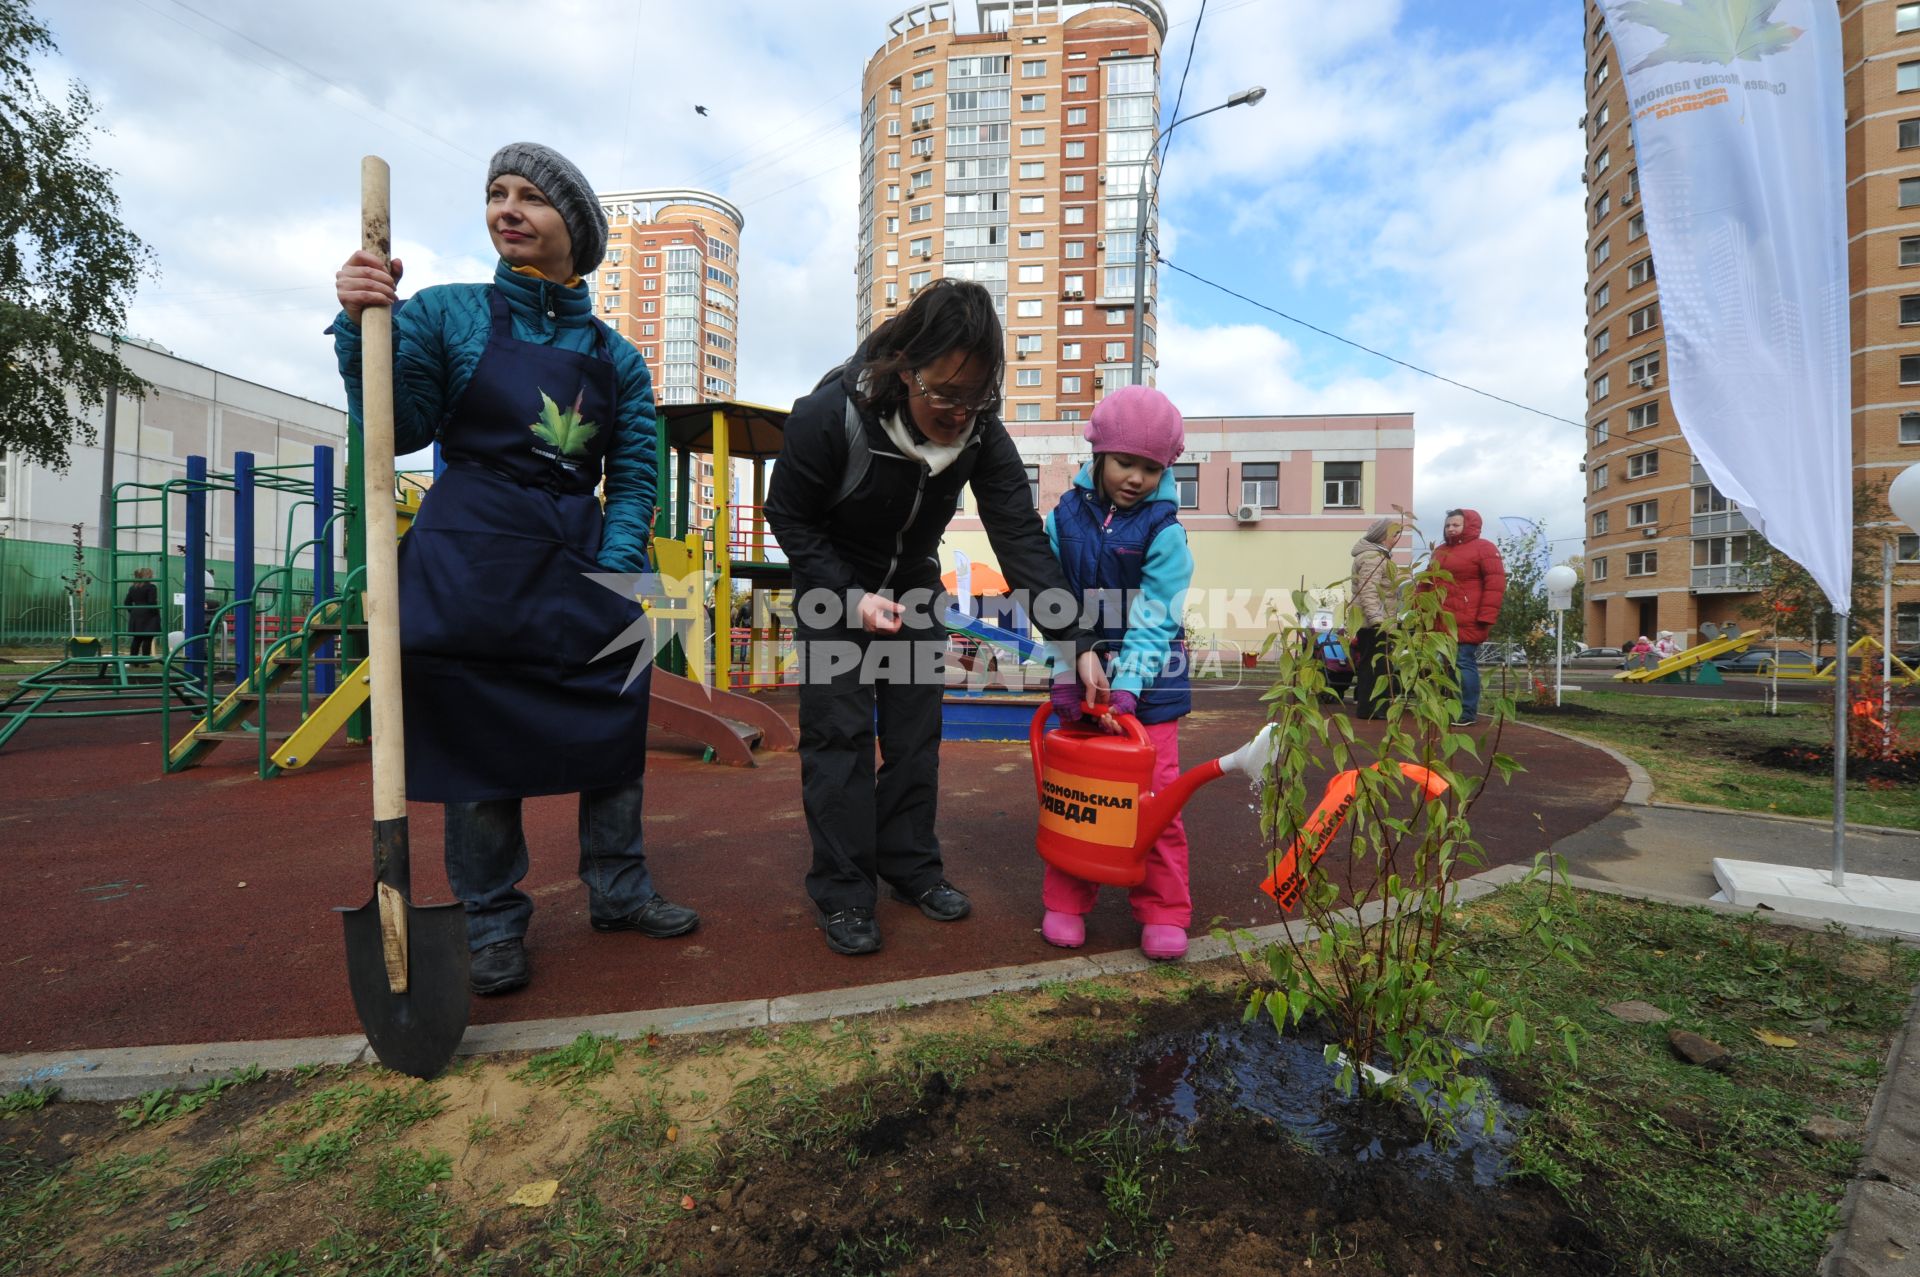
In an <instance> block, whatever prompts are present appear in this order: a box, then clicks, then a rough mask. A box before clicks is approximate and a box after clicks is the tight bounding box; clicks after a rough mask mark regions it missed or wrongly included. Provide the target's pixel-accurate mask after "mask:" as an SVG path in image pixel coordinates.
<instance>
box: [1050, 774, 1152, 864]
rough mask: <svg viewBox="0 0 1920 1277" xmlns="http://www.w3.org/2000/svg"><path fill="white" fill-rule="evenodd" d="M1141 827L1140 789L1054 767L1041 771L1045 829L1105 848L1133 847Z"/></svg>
mask: <svg viewBox="0 0 1920 1277" xmlns="http://www.w3.org/2000/svg"><path fill="white" fill-rule="evenodd" d="M1139 827H1140V787H1139V786H1137V785H1130V784H1128V783H1127V782H1125V781H1118V780H1106V779H1104V778H1102V777H1099V776H1078V775H1075V774H1074V773H1073V772H1064V771H1060V770H1058V769H1057V768H1053V767H1048V768H1044V769H1043V770H1042V771H1041V774H1040V828H1041V829H1043V830H1048V831H1051V832H1053V833H1056V834H1061V835H1063V836H1065V837H1068V838H1078V839H1081V840H1082V841H1084V842H1095V843H1099V844H1101V845H1102V846H1105V847H1131V846H1133V842H1134V837H1135V835H1136V834H1137V833H1138V831H1139Z"/></svg>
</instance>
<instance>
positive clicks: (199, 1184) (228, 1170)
mask: <svg viewBox="0 0 1920 1277" xmlns="http://www.w3.org/2000/svg"><path fill="white" fill-rule="evenodd" d="M264 1156H265V1154H264V1153H262V1152H261V1151H260V1150H258V1149H250V1148H247V1147H245V1146H243V1145H242V1144H241V1143H240V1142H239V1141H238V1140H233V1141H229V1142H228V1144H227V1146H226V1148H225V1149H224V1150H223V1151H222V1152H221V1153H220V1155H219V1156H218V1157H216V1158H214V1159H213V1160H212V1161H210V1162H207V1163H205V1164H203V1165H202V1166H200V1167H199V1168H198V1169H197V1170H195V1171H194V1172H193V1174H192V1175H190V1176H188V1177H187V1184H186V1188H187V1193H188V1195H189V1196H191V1197H204V1196H205V1195H206V1194H208V1193H211V1192H213V1191H214V1190H215V1189H222V1188H223V1189H225V1190H226V1191H227V1192H228V1193H229V1194H234V1193H239V1192H241V1191H243V1190H245V1189H249V1188H252V1187H253V1186H254V1178H253V1175H252V1174H251V1172H252V1170H253V1168H254V1167H255V1166H257V1165H258V1164H259V1163H260V1160H261V1158H263V1157H264Z"/></svg>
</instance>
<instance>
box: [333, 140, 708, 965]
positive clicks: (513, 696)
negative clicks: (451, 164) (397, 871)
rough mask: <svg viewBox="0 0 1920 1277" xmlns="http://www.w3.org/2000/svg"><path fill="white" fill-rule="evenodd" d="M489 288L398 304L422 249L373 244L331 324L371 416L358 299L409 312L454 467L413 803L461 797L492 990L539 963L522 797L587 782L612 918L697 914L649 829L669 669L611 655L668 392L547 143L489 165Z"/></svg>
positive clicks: (431, 439) (421, 599)
mask: <svg viewBox="0 0 1920 1277" xmlns="http://www.w3.org/2000/svg"><path fill="white" fill-rule="evenodd" d="M485 212H486V227H487V235H488V237H489V238H490V239H491V240H492V241H493V247H494V249H495V251H496V252H497V253H498V254H499V256H500V261H499V264H498V265H497V266H496V267H495V269H494V274H493V280H492V282H490V283H486V284H451V285H442V286H439V287H434V288H426V289H422V290H421V291H420V292H419V293H418V294H416V295H415V296H413V297H411V298H409V299H407V300H405V301H401V300H400V298H399V296H398V293H397V291H396V289H397V286H398V283H399V280H400V275H401V266H400V263H399V261H397V260H396V261H394V262H393V263H392V267H391V270H389V269H388V268H387V267H385V266H383V265H382V264H381V262H380V261H379V259H378V258H376V257H374V256H372V255H371V254H368V253H365V252H358V253H355V254H353V255H352V256H351V257H349V258H348V259H347V261H346V264H345V265H344V266H342V267H341V269H340V271H339V273H338V275H337V276H336V277H335V286H336V292H337V293H338V295H339V299H340V305H341V308H342V309H341V313H340V315H339V317H338V318H337V319H335V320H334V323H333V326H332V328H330V329H329V330H328V331H330V332H331V333H332V334H333V338H334V350H335V353H336V354H337V356H338V357H339V362H340V375H341V377H342V378H343V379H344V380H345V382H346V386H347V402H348V407H349V410H350V412H351V413H352V415H353V416H354V417H355V418H358V417H359V415H360V391H361V369H360V359H361V346H360V316H361V313H362V312H363V311H364V310H365V308H366V307H368V306H391V307H392V308H393V336H394V369H393V373H394V377H393V380H394V435H395V438H394V447H395V450H396V451H397V452H401V453H405V452H411V451H414V450H416V449H420V448H424V447H426V446H427V445H428V444H429V443H435V444H437V445H438V450H439V456H440V459H441V461H442V462H444V467H445V468H444V470H443V471H442V473H441V474H440V475H439V477H438V478H437V479H436V480H435V482H434V485H433V487H432V489H431V490H430V491H429V492H428V494H427V497H426V500H425V502H424V503H423V504H422V506H421V509H420V513H419V516H418V517H417V518H416V519H415V520H414V523H413V526H412V528H411V529H410V530H409V531H408V533H407V535H406V537H405V539H404V540H403V541H402V542H401V546H400V631H401V652H402V660H403V662H404V664H405V672H404V676H403V685H404V688H405V696H406V743H407V751H406V755H407V791H408V797H410V798H418V799H425V800H428V801H437V802H443V803H445V804H446V809H447V819H446V857H447V879H448V881H449V882H450V883H451V885H452V887H453V890H454V893H455V894H456V895H458V896H459V897H460V898H461V899H462V900H463V901H465V902H466V906H467V925H468V943H469V945H470V947H471V948H472V951H473V959H472V963H473V965H472V979H473V989H474V992H476V993H483V994H487V993H506V992H509V991H511V990H513V989H517V988H520V987H521V986H522V985H524V984H526V983H527V981H528V979H529V978H530V975H531V967H530V965H529V962H528V958H527V952H526V944H525V937H526V934H527V927H528V923H529V921H530V920H531V918H532V915H533V901H532V899H531V898H529V897H528V896H527V895H526V894H525V893H524V892H522V891H521V890H520V889H519V883H520V880H521V879H522V878H524V877H525V876H526V873H527V868H528V848H527V843H526V838H525V835H524V833H523V832H522V827H521V820H520V803H521V799H523V798H527V797H531V796H534V795H538V794H561V793H578V794H579V795H580V877H581V879H582V880H583V881H584V882H585V883H586V885H587V902H588V913H589V918H590V920H591V922H592V925H593V929H594V930H595V931H602V932H610V931H637V932H640V933H641V934H642V935H647V936H653V937H656V938H666V937H671V936H679V935H684V934H686V933H687V932H689V931H691V930H693V928H694V927H695V925H697V924H698V922H699V915H697V914H696V913H694V911H693V910H691V909H687V908H684V907H682V906H680V905H676V904H672V903H670V902H669V901H667V900H666V899H665V898H664V897H663V896H661V895H660V894H659V893H657V892H656V891H655V890H654V887H653V882H652V879H651V877H650V875H649V873H648V869H647V862H646V856H645V853H644V851H643V849H642V846H641V824H640V809H641V799H642V792H643V776H644V772H645V766H646V733H647V707H648V698H649V696H650V694H651V687H652V678H651V673H652V671H651V669H650V668H643V669H642V670H641V671H640V673H639V674H638V675H637V676H633V677H629V668H630V657H629V656H628V655H627V654H624V653H615V654H613V655H610V656H608V657H606V658H605V659H599V654H600V653H601V652H602V651H603V650H604V649H605V648H606V647H607V646H608V645H609V644H610V643H612V642H613V641H614V640H615V639H616V638H618V637H619V636H620V635H621V634H623V633H624V632H625V631H626V630H627V627H628V626H630V625H632V624H633V623H634V622H636V621H638V620H639V619H640V611H639V606H638V604H636V603H635V602H634V601H633V600H632V599H631V598H629V597H626V596H625V595H624V594H623V593H622V592H617V591H615V590H611V589H608V588H606V587H605V586H603V585H601V584H599V583H597V582H596V581H594V580H593V579H592V574H596V573H635V572H640V571H642V570H644V569H645V568H646V566H647V564H646V554H645V549H644V546H645V540H646V534H647V528H648V525H649V524H650V523H651V521H652V517H653V507H654V496H655V491H656V486H655V485H656V476H655V474H654V470H655V453H654V438H655V423H654V406H653V387H652V382H651V380H650V378H649V376H648V374H647V367H646V364H645V363H643V362H642V361H641V359H640V356H639V353H638V352H637V351H635V350H634V348H633V347H632V346H631V345H629V344H628V343H627V342H626V341H625V340H624V339H622V338H621V337H620V336H619V335H618V334H616V333H614V332H613V331H611V330H610V329H609V328H608V327H607V326H606V324H605V323H603V322H601V321H600V320H599V319H598V318H596V317H595V316H594V313H593V305H592V298H591V296H590V295H589V293H588V290H587V287H586V285H585V283H584V281H583V280H582V278H581V277H582V276H583V275H586V274H588V273H590V272H592V271H593V270H595V269H597V268H598V267H599V265H600V259H601V257H602V256H603V255H604V254H605V251H606V244H607V220H606V215H605V213H603V212H602V211H601V208H600V201H599V199H598V198H597V197H596V196H595V195H594V192H593V188H592V187H591V186H590V185H588V183H587V179H586V178H585V176H583V175H582V174H581V172H580V170H579V169H577V168H575V167H574V166H573V164H572V163H571V162H569V161H568V160H567V158H566V157H565V156H563V155H561V154H560V153H559V152H557V151H554V150H552V149H551V148H549V147H545V146H540V145H538V144H536V143H532V142H515V143H512V144H510V145H508V146H503V147H501V148H500V150H499V151H498V152H496V153H495V154H494V157H493V159H492V161H491V162H490V163H489V164H488V165H487V184H486V203H485Z"/></svg>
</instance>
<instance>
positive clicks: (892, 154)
mask: <svg viewBox="0 0 1920 1277" xmlns="http://www.w3.org/2000/svg"><path fill="white" fill-rule="evenodd" d="M887 167H888V168H899V167H900V152H898V151H888V152H887Z"/></svg>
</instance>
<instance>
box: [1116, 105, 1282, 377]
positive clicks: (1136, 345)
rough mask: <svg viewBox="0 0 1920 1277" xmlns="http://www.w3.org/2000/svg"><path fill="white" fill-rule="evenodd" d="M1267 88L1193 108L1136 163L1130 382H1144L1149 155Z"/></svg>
mask: <svg viewBox="0 0 1920 1277" xmlns="http://www.w3.org/2000/svg"><path fill="white" fill-rule="evenodd" d="M1265 96H1267V91H1266V90H1265V89H1263V88H1261V87H1260V86H1259V85H1257V84H1256V85H1254V86H1253V87H1252V88H1251V89H1244V90H1242V91H1241V92H1239V93H1236V94H1234V95H1233V96H1232V97H1230V98H1228V99H1227V100H1226V101H1225V102H1222V103H1221V104H1220V105H1219V106H1210V107H1208V108H1207V109H1206V110H1204V111H1195V112H1194V113H1193V114H1192V115H1183V116H1181V117H1180V118H1179V119H1177V120H1175V121H1174V122H1173V123H1171V124H1169V125H1167V127H1166V128H1165V129H1163V130H1161V131H1160V132H1159V133H1158V134H1156V135H1155V136H1154V139H1153V141H1152V142H1151V143H1150V144H1149V145H1148V147H1147V154H1146V156H1145V157H1144V159H1143V160H1142V161H1141V164H1140V189H1139V192H1138V193H1137V194H1136V195H1135V197H1134V231H1133V384H1134V385H1136V386H1138V385H1142V384H1144V382H1145V375H1144V371H1143V369H1144V366H1145V357H1146V332H1147V175H1148V174H1149V173H1151V172H1152V171H1153V156H1154V153H1155V152H1156V151H1158V150H1159V149H1160V144H1161V143H1162V142H1165V141H1166V140H1167V138H1168V137H1170V136H1172V134H1173V131H1174V130H1175V129H1177V128H1179V127H1180V126H1181V125H1182V124H1185V123H1186V122H1187V121H1188V120H1197V119H1199V118H1200V117H1201V116H1203V115H1212V114H1213V113H1214V112H1215V111H1224V110H1226V109H1227V108H1228V107H1230V106H1252V105H1253V104H1254V103H1256V102H1258V101H1259V100H1260V99H1261V98H1263V97H1265Z"/></svg>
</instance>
